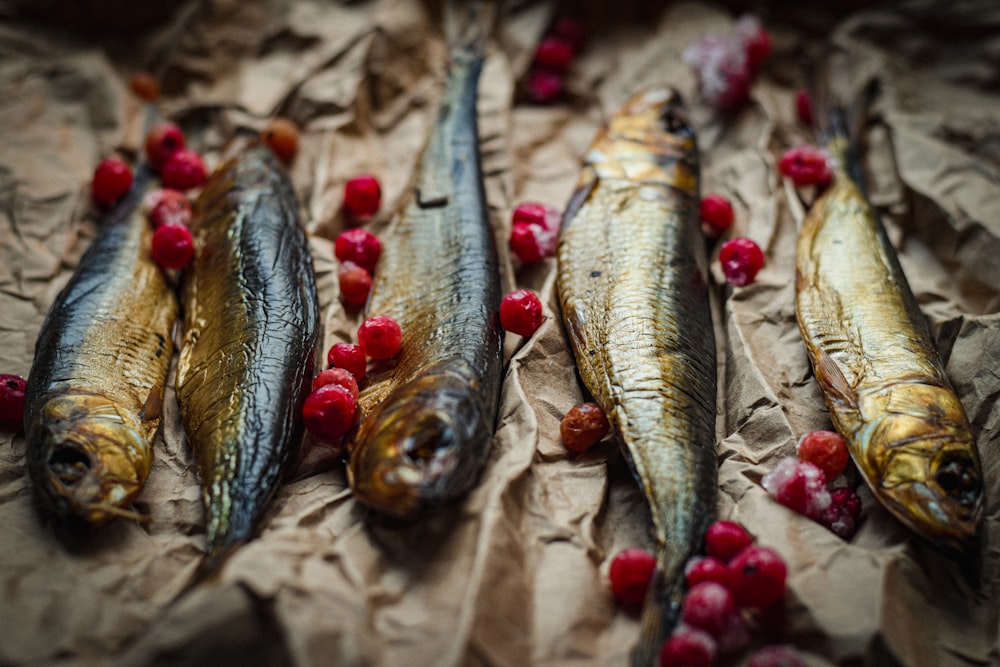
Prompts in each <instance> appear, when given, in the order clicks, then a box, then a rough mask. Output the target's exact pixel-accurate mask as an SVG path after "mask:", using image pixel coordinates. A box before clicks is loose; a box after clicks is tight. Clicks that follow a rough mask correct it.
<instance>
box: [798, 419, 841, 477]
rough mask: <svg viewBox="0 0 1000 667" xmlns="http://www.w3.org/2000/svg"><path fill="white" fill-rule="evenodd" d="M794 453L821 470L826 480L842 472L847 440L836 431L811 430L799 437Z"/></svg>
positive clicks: (838, 475) (801, 459)
mask: <svg viewBox="0 0 1000 667" xmlns="http://www.w3.org/2000/svg"><path fill="white" fill-rule="evenodd" d="M795 453H796V454H798V457H799V460H800V461H808V462H809V463H812V464H813V465H814V466H816V467H817V468H819V469H820V470H822V471H823V475H824V476H825V477H826V479H827V481H833V480H835V479H837V478H838V477H840V476H841V475H842V474H844V468H846V467H847V460H848V458H850V455H849V454H848V452H847V441H845V440H844V437H843V436H842V435H840V434H839V433H837V432H836V431H811V432H809V433H806V434H805V435H804V436H802V438H800V439H799V442H798V444H797V445H796V446H795Z"/></svg>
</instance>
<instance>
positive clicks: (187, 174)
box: [160, 148, 207, 190]
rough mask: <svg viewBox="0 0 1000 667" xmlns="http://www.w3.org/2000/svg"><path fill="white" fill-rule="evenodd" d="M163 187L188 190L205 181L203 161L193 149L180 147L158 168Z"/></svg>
mask: <svg viewBox="0 0 1000 667" xmlns="http://www.w3.org/2000/svg"><path fill="white" fill-rule="evenodd" d="M160 176H161V177H162V178H163V187H166V188H174V189H175V190H190V189H191V188H197V187H200V186H201V185H203V184H204V183H205V179H206V178H207V175H206V173H205V163H204V162H202V159H201V156H200V155H198V154H197V153H196V152H194V151H193V150H190V149H187V148H182V149H180V150H179V151H175V152H174V154H173V155H171V156H170V157H169V158H168V159H167V162H166V164H164V165H163V169H161V170H160Z"/></svg>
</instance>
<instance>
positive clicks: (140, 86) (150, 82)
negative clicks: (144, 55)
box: [129, 71, 160, 102]
mask: <svg viewBox="0 0 1000 667" xmlns="http://www.w3.org/2000/svg"><path fill="white" fill-rule="evenodd" d="M129 86H130V87H131V88H132V92H133V93H135V94H136V95H138V96H139V97H141V98H142V99H144V100H146V101H147V102H152V101H153V100H155V99H156V98H157V97H159V96H160V84H159V82H158V81H157V80H156V77H154V76H153V75H152V74H150V73H149V72H145V71H138V72H135V73H134V74H132V79H131V80H130V81H129Z"/></svg>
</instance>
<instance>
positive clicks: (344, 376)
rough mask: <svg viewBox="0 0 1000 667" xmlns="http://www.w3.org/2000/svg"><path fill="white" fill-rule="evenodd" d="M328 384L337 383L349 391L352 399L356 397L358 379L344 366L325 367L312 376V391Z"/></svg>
mask: <svg viewBox="0 0 1000 667" xmlns="http://www.w3.org/2000/svg"><path fill="white" fill-rule="evenodd" d="M328 384H339V385H340V386H341V387H343V388H344V389H346V390H347V391H349V392H351V395H352V396H354V399H355V400H357V398H358V380H357V378H355V377H354V374H353V373H351V371H349V370H347V369H346V368H327V369H326V370H325V371H320V373H319V375H317V376H316V377H314V378H313V383H312V388H313V391H315V390H317V389H319V388H320V387H325V386H326V385H328Z"/></svg>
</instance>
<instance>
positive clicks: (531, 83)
mask: <svg viewBox="0 0 1000 667" xmlns="http://www.w3.org/2000/svg"><path fill="white" fill-rule="evenodd" d="M564 85H565V81H564V79H563V76H562V75H561V74H559V73H558V72H552V71H550V70H547V69H542V68H540V67H535V68H532V69H531V71H530V72H529V73H528V80H527V82H526V83H525V91H526V93H527V95H528V99H529V100H531V101H532V102H534V103H535V104H552V103H553V102H555V101H557V100H558V99H559V97H560V96H561V95H562V92H563V86H564Z"/></svg>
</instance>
